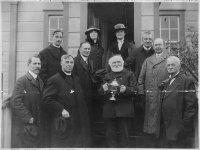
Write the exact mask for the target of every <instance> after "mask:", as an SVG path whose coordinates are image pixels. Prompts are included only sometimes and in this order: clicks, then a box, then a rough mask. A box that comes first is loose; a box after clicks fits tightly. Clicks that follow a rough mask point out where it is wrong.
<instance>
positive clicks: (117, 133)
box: [10, 24, 198, 148]
mask: <svg viewBox="0 0 200 150" xmlns="http://www.w3.org/2000/svg"><path fill="white" fill-rule="evenodd" d="M114 30H115V35H116V40H115V41H114V42H113V43H112V44H111V46H110V47H109V48H108V50H107V51H105V50H104V48H103V47H102V46H101V43H100V37H99V36H100V29H99V28H98V27H95V26H91V27H90V28H88V29H87V31H86V32H85V34H86V41H84V42H82V43H81V44H80V47H79V50H78V54H77V56H76V57H75V58H73V57H72V56H71V55H69V54H68V53H67V52H66V51H65V50H64V49H63V48H62V46H61V44H62V39H63V32H62V31H61V30H55V31H54V32H53V38H52V39H53V43H52V44H50V45H49V46H48V47H47V48H45V49H43V50H42V51H40V52H39V55H34V56H32V57H30V58H29V59H28V68H29V70H28V72H27V73H26V74H25V75H24V76H22V77H21V78H19V79H18V80H17V82H16V85H15V88H14V91H13V94H12V97H11V101H10V106H11V108H12V111H13V115H12V119H13V121H12V147H13V148H37V147H51V148H69V147H77V148H83V147H95V145H94V144H93V137H94V135H93V129H94V118H95V115H94V111H95V110H94V109H95V108H94V107H93V102H94V101H101V102H102V106H100V107H102V114H101V115H102V116H103V118H104V124H105V128H106V133H105V137H106V142H107V146H106V147H111V148H112V147H113V148H115V147H120V148H126V147H130V145H131V143H130V140H129V128H130V122H131V121H132V120H134V117H137V116H138V115H141V114H140V113H138V112H136V110H137V109H138V108H137V105H136V102H141V103H142V104H144V113H143V114H144V121H142V123H143V125H144V128H143V133H144V134H142V136H143V137H144V139H145V140H144V141H145V143H144V144H145V147H147V148H153V147H154V148H155V147H162V148H183V147H187V146H188V145H189V142H191V141H189V140H188V139H189V138H190V137H191V136H192V133H193V120H194V117H195V115H196V114H197V109H198V104H197V97H196V90H195V84H194V81H193V80H192V79H190V78H189V77H187V76H185V75H184V74H182V73H181V72H180V69H181V63H180V59H179V58H178V57H176V56H169V55H168V52H167V50H166V49H165V45H164V44H165V43H164V40H163V39H161V38H157V39H155V40H154V42H153V35H152V34H151V33H150V32H145V33H144V34H143V36H142V43H143V44H142V45H141V46H140V47H139V48H136V47H135V46H134V45H133V44H131V43H129V42H128V41H127V40H125V35H126V27H125V26H124V24H117V25H115V26H114ZM139 109H140V108H139ZM139 112H141V111H139ZM136 123H137V122H136ZM136 130H137V129H136ZM138 130H139V129H138ZM190 135H191V136H190ZM190 139H191V138H190ZM188 147H189V146H188Z"/></svg>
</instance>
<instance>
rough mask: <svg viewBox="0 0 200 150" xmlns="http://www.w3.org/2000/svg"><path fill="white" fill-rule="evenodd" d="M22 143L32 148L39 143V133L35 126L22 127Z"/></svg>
mask: <svg viewBox="0 0 200 150" xmlns="http://www.w3.org/2000/svg"><path fill="white" fill-rule="evenodd" d="M22 138H23V141H24V143H26V145H29V146H34V145H37V144H38V143H39V142H40V131H39V128H38V127H37V126H36V125H33V124H28V125H25V126H24V132H23V137H22Z"/></svg>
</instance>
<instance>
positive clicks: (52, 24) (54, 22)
mask: <svg viewBox="0 0 200 150" xmlns="http://www.w3.org/2000/svg"><path fill="white" fill-rule="evenodd" d="M57 28H58V18H55V17H50V29H57Z"/></svg>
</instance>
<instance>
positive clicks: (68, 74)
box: [63, 71, 72, 76]
mask: <svg viewBox="0 0 200 150" xmlns="http://www.w3.org/2000/svg"><path fill="white" fill-rule="evenodd" d="M63 72H64V71H63ZM64 74H66V75H67V76H71V75H72V73H71V72H70V73H67V72H64Z"/></svg>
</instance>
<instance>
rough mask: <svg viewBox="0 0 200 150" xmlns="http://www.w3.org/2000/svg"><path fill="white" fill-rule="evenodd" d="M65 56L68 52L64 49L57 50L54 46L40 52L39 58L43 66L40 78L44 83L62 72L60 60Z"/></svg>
mask: <svg viewBox="0 0 200 150" xmlns="http://www.w3.org/2000/svg"><path fill="white" fill-rule="evenodd" d="M64 54H66V51H65V50H64V49H63V48H62V47H60V48H57V47H55V46H53V45H52V44H50V45H49V46H48V47H46V48H45V49H43V50H42V51H40V53H39V56H40V59H41V65H42V66H41V71H40V77H41V78H42V80H43V81H44V82H46V80H47V79H48V78H49V77H51V76H52V75H54V74H56V73H57V72H59V71H60V70H61V66H60V60H61V56H62V55H64Z"/></svg>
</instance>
